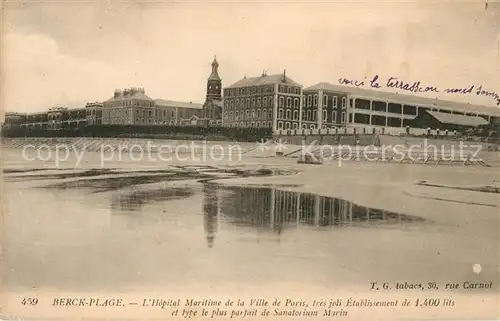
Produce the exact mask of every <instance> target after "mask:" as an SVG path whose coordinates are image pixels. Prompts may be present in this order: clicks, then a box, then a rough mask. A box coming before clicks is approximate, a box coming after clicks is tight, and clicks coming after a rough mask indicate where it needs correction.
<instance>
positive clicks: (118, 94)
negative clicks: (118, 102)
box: [113, 89, 122, 98]
mask: <svg viewBox="0 0 500 321" xmlns="http://www.w3.org/2000/svg"><path fill="white" fill-rule="evenodd" d="M121 95H122V91H121V90H120V89H115V94H114V96H113V97H114V98H120V97H121Z"/></svg>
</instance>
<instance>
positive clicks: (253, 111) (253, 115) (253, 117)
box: [252, 110, 255, 119]
mask: <svg viewBox="0 0 500 321" xmlns="http://www.w3.org/2000/svg"><path fill="white" fill-rule="evenodd" d="M252 119H255V110H252Z"/></svg>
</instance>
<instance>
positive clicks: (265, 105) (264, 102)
mask: <svg viewBox="0 0 500 321" xmlns="http://www.w3.org/2000/svg"><path fill="white" fill-rule="evenodd" d="M262 105H263V106H264V107H267V97H264V99H263V100H262Z"/></svg>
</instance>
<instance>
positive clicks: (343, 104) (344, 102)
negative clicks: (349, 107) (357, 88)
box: [342, 97, 347, 109]
mask: <svg viewBox="0 0 500 321" xmlns="http://www.w3.org/2000/svg"><path fill="white" fill-rule="evenodd" d="M346 103H347V98H345V97H342V109H345V108H346Z"/></svg>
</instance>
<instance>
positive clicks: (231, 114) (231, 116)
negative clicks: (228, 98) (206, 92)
mask: <svg viewBox="0 0 500 321" xmlns="http://www.w3.org/2000/svg"><path fill="white" fill-rule="evenodd" d="M229 119H231V120H233V112H232V111H230V112H229Z"/></svg>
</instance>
